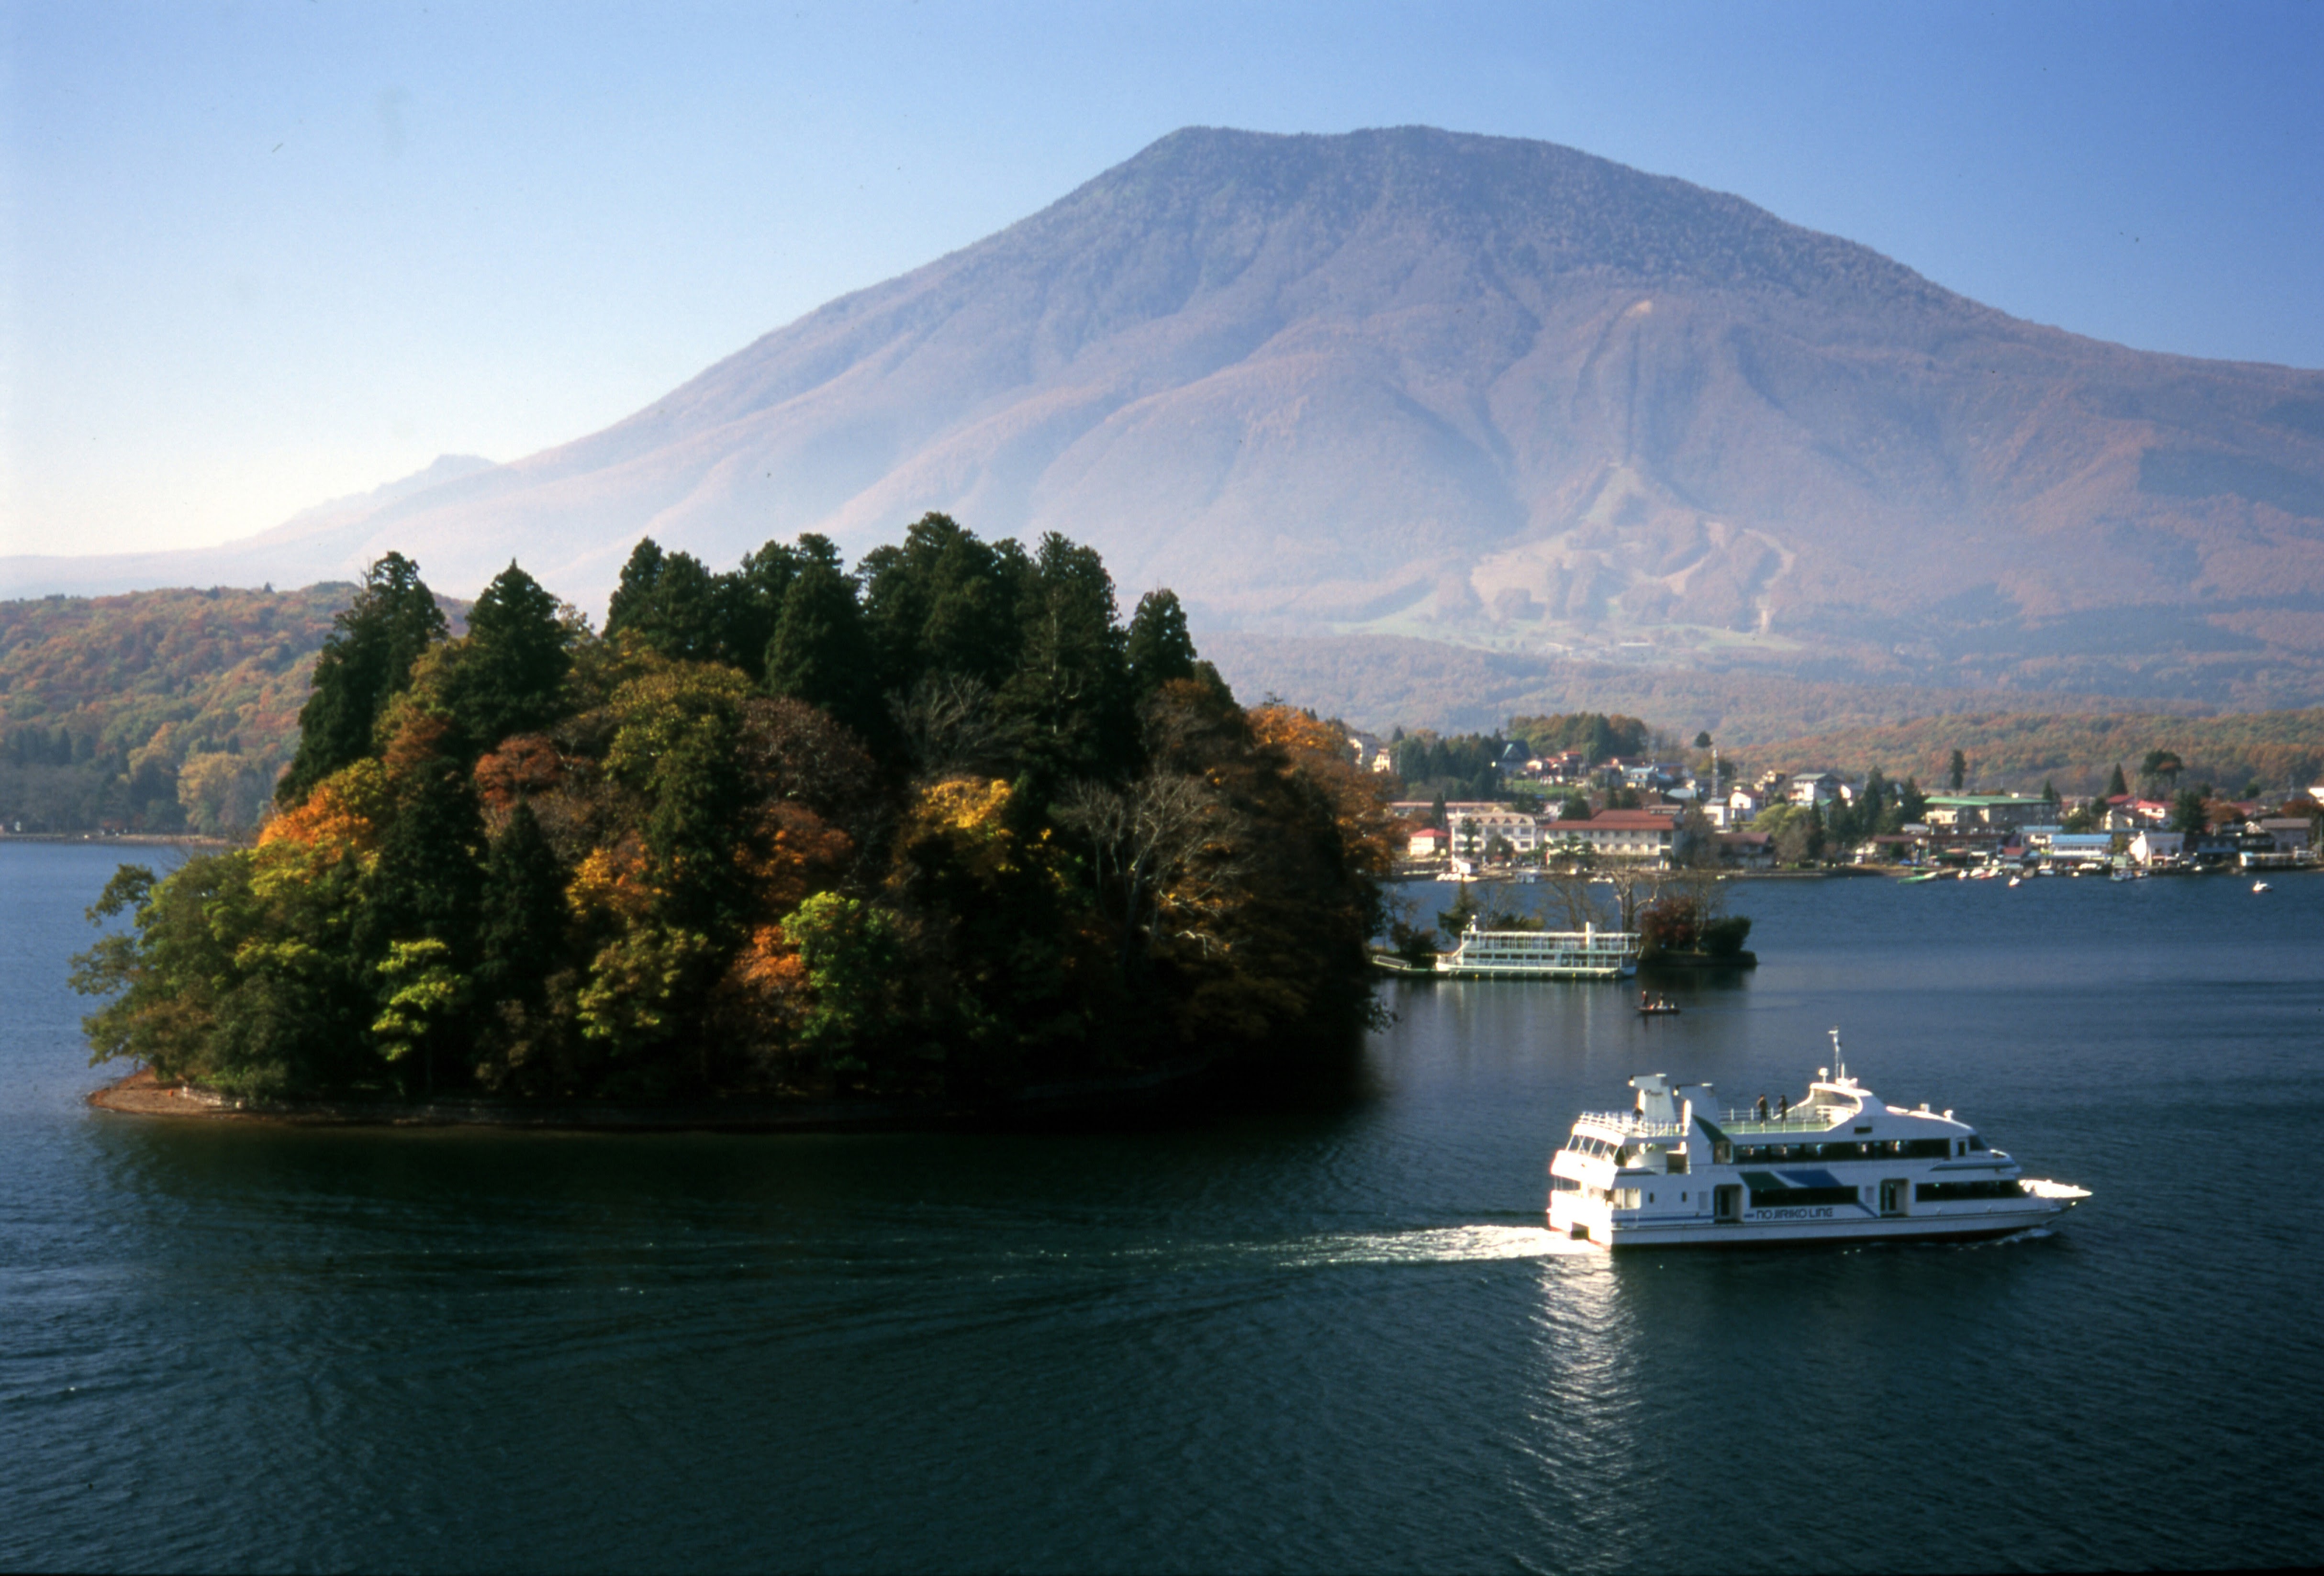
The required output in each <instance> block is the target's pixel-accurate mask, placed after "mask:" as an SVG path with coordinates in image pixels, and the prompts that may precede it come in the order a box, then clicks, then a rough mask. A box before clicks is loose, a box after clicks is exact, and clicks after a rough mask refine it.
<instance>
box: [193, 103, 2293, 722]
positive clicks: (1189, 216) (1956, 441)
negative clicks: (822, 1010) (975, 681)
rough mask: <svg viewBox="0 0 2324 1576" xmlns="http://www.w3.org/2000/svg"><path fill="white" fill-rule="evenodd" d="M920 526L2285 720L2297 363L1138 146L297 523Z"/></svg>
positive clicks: (1210, 153) (1623, 186)
mask: <svg viewBox="0 0 2324 1576" xmlns="http://www.w3.org/2000/svg"><path fill="white" fill-rule="evenodd" d="M931 509H936V510H944V511H945V512H950V513H953V514H954V515H955V516H957V517H958V518H960V519H961V520H962V521H964V523H966V524H968V525H970V526H971V527H973V529H975V530H978V531H980V532H981V533H983V534H985V535H988V536H993V535H1011V534H1027V535H1029V534H1033V533H1037V532H1040V531H1044V530H1061V531H1064V532H1065V533H1066V534H1068V535H1070V536H1073V537H1075V538H1076V539H1082V540H1085V541H1088V542H1090V543H1091V544H1092V545H1093V546H1095V547H1097V548H1099V549H1100V550H1101V551H1102V552H1103V554H1104V555H1105V558H1106V559H1107V561H1108V563H1109V564H1110V565H1111V566H1112V567H1113V569H1114V571H1115V573H1116V575H1117V576H1118V577H1119V578H1120V582H1121V584H1122V585H1123V586H1124V588H1125V590H1126V591H1130V592H1132V593H1134V592H1135V591H1136V590H1138V589H1139V588H1142V587H1144V586H1147V585H1157V584H1167V585H1172V586H1174V587H1175V588H1176V590H1177V591H1178V592H1179V593H1180V594H1181V595H1182V596H1183V597H1184V598H1185V600H1186V602H1187V603H1188V604H1189V606H1190V608H1191V609H1192V611H1193V612H1194V615H1195V617H1196V619H1197V621H1198V622H1201V623H1203V624H1206V625H1207V626H1209V627H1210V628H1212V629H1220V628H1239V629H1241V630H1244V631H1250V632H1254V633H1314V632H1325V631H1328V632H1333V633H1339V634H1351V633H1354V634H1388V635H1401V636H1406V637H1417V638H1420V639H1424V640H1427V641H1434V642H1439V643H1451V644H1452V645H1455V646H1462V647H1469V648H1476V649H1484V650H1500V651H1507V652H1516V653H1524V654H1528V655H1531V656H1534V657H1538V658H1547V659H1569V660H1574V661H1582V662H1588V663H1615V664H1628V665H1641V664H1643V665H1646V666H1651V667H1671V666H1678V667H1686V668H1710V669H1713V670H1718V671H1733V670H1743V671H1748V672H1754V673H1765V674H1771V675H1791V676H1798V677H1807V678H1811V679H1824V680H1831V681H1845V682H1864V681H1867V680H1870V681H1877V682H1881V683H1886V684H1897V685H1922V686H1927V685H1950V686H1961V685H1968V686H1980V687H1999V688H2009V689H2048V690H2066V691H2076V692H2083V693H2092V694H2098V693H2102V694H2107V695H2115V696H2155V697H2173V698H2183V699H2189V700H2195V701H2201V702H2205V703H2209V704H2218V703H2227V704H2235V705H2300V704H2313V703H2314V702H2315V701H2316V700H2317V699H2319V698H2324V373H2316V372H2310V371H2299V370H2293V369H2288V368H2282V367H2273V366H2264V365H2255V364H2226V363H2217V362H2206V361H2200V360H2196V359H2191V358H2188V357H2181V356H2171V355H2155V354H2152V353H2146V352H2140V351H2134V350H2130V349H2126V348H2125V347H2123V346H2115V345H2109V344H2105V343H2101V342H2098V341H2095V340H2090V339H2086V338H2081V337H2079V336H2074V335H2071V334H2068V333H2064V332H2062V331H2060V330H2058V329H2055V328H2050V327H2042V326H2039V325H2035V324H2031V323H2026V322H2023V321H2020V320H2018V319H2015V318H2010V317H2008V316H2006V315H2005V314H2003V313H2000V312H1998V311H1996V310H1994V309H1990V308H1987V307H1984V306H1980V305H1978V303H1976V302H1974V301H1970V300H1966V299H1964V298H1962V297H1960V296H1957V295H1954V294H1952V293H1950V292H1949V291H1947V290H1943V289H1941V287H1939V286H1937V285H1935V284H1933V283H1932V282H1930V281H1927V280H1925V279H1923V278H1922V277H1921V276H1919V275H1918V274H1915V273H1914V272H1912V271H1911V270H1909V269H1907V268H1904V267H1903V266H1902V265H1900V264H1898V263H1894V262H1892V261H1890V260H1888V259H1886V258H1885V257H1882V256H1880V255H1878V254H1877V253H1873V252H1871V251H1868V250H1867V249H1866V248H1864V247H1862V246H1858V245H1855V244H1851V243H1849V242H1847V241H1843V240H1840V239H1837V238H1834V237H1831V236H1828V235H1818V234H1815V233H1812V232H1810V231H1807V230H1803V229H1801V228H1799V227H1797V226H1792V225H1788V224H1785V223H1784V222H1783V221H1782V220H1780V219H1778V218H1776V217H1774V216H1772V215H1770V214H1768V213H1766V212H1765V211H1764V210H1762V209H1759V208H1757V207H1753V206H1752V205H1751V204H1749V203H1748V202H1746V201H1744V200H1742V199H1741V198H1736V197H1730V196H1727V195H1723V194H1720V193H1717V192H1712V191H1708V190H1705V189H1701V188H1699V187H1695V186H1691V185H1689V184H1687V183H1686V182H1683V181H1680V180H1670V179H1667V178H1664V177H1659V176H1653V175H1647V174H1644V173H1641V172H1639V171H1635V170H1630V169H1627V168H1625V167H1623V166H1621V165H1618V164H1614V163H1610V162H1609V161H1605V160H1602V159H1597V158H1593V157H1591V156H1590V155H1588V154H1585V153H1581V152H1575V151H1573V150H1571V149H1566V148H1561V147H1556V146H1554V145H1550V144H1546V143H1530V142H1520V141H1512V140H1508V139H1502V138H1493V137H1482V136H1469V135H1457V134H1450V133H1445V132H1440V131H1433V130H1427V129H1423V128H1406V129H1397V130H1388V131H1370V132H1360V133H1354V134H1348V135H1343V136H1272V135H1259V134H1250V133H1242V132H1233V131H1218V130H1189V131H1183V132H1179V133H1176V134H1172V135H1170V136H1168V137H1166V138H1164V139H1163V140H1162V141H1160V142H1158V143H1155V144H1154V145H1153V146H1151V147H1149V148H1148V149H1147V150H1146V151H1145V152H1141V153H1139V154H1138V155H1137V156H1136V157H1135V158H1133V159H1131V160H1130V161H1128V162H1126V163H1124V164H1122V165H1120V166H1119V167H1117V168H1115V169H1113V170H1111V171H1106V172H1105V173H1104V174H1102V175H1101V176H1099V177H1098V178H1096V179H1095V180H1092V181H1090V182H1089V183H1088V184H1087V185H1085V186H1084V187H1082V188H1081V189H1078V190H1076V191H1074V192H1073V193H1071V194H1070V195H1068V196H1066V197H1065V198H1063V199H1061V200H1060V201H1058V202H1057V203H1056V204H1054V205H1053V206H1051V207H1048V208H1047V209H1045V210H1043V211H1042V212H1040V213H1038V214H1036V215H1034V216H1033V217H1029V218H1028V219H1025V220H1023V221H1022V222H1020V223H1019V224H1017V225H1014V226H1010V228H1008V229H1006V230H1003V231H1001V233H1000V234H998V235H992V236H991V237H989V238H987V239H985V240H983V241H981V242H979V243H977V244H974V245H972V246H969V247H967V248H965V249H964V250H962V251H960V252H956V253H953V254H951V255H950V256H947V257H944V258H941V259H939V260H937V261H936V262H934V263H929V264H927V266H926V267H923V268H920V269H918V270H916V271H914V272H910V273H908V274H905V275H903V276H902V277H900V278H899V279H895V280H891V281H888V282H887V283H885V284H881V285H878V286H875V287H873V288H871V289H870V290H863V291H861V292H858V293H856V294H853V295H851V296H847V297H844V298H843V299H841V300H836V301H834V302H832V303H831V304H830V305H828V306H826V307H824V308H822V309H819V310H817V311H815V312H813V313H810V314H808V315H807V317H805V318H801V319H799V320H798V321H797V322H795V323H792V324H790V325H789V326H788V327H784V328H781V329H779V330H778V331H776V332H774V333H772V334H770V335H768V336H765V337H764V338H762V339H761V340H759V341H758V342H757V343H755V344H753V345H752V346H749V347H747V348H745V349H744V350H742V351H741V352H740V353H738V354H737V355H733V356H731V357H729V358H728V359H726V360H725V361H723V362H721V363H719V364H716V365H715V366H713V367H711V368H709V369H708V370H707V371H705V372H704V373H702V374H701V375H699V376H698V377H696V378H695V379H694V380H693V381H692V382H688V383H687V384H685V385H684V386H683V387H681V388H678V389H677V390H675V391H673V392H671V393H670V394H669V395H668V396H667V397H665V398H663V399H661V400H659V401H655V402H654V403H653V404H652V405H651V406H650V407H648V408H647V409H646V410H641V411H640V412H638V413H637V414H636V415H633V416H632V417H630V418H629V419H626V420H623V421H622V422H619V423H617V424H615V425H614V426H613V427H610V428H608V429H605V430H604V431H602V432H599V433H595V434H594V435H591V436H589V437H586V438H581V439H579V440H577V441H576V442H574V443H571V444H567V445H566V446H564V447H559V448H555V449H550V450H548V451H546V452H544V453H541V454H538V455H534V456H529V457H527V458H524V459H521V460H519V461H516V462H514V463H512V464H509V465H499V466H494V467H492V468H489V469H483V470H476V471H474V472H472V473H470V474H467V475H459V476H457V477H452V478H449V479H447V480H444V481H441V482H439V483H438V484H434V485H430V486H426V487H423V488H420V489H419V490H417V491H413V492H411V493H408V494H406V495H404V496H401V497H400V498H396V499H393V500H389V501H384V502H381V503H379V504H378V505H377V506H375V507H373V508H370V509H369V510H367V511H365V512H360V513H359V514H357V515H353V516H349V517H346V518H343V519H341V520H339V521H337V522H336V523H334V524H332V525H331V526H330V527H329V528H328V530H325V531H320V532H310V533H309V535H307V536H306V537H305V538H303V539H302V541H303V542H304V544H305V549H306V550H313V551H317V552H322V551H334V552H337V553H339V554H340V555H341V557H340V558H338V559H337V561H336V563H335V567H334V572H335V573H339V574H345V573H347V572H348V571H349V570H350V569H351V568H353V567H355V566H357V565H359V563H360V562H361V561H362V560H363V559H364V558H367V557H369V556H371V555H374V554H375V553H377V552H379V551H383V550H384V549H386V548H391V547H393V548H399V549H401V550H402V551H404V552H406V553H409V554H410V555H412V556H413V557H415V558H418V559H419V560H420V563H421V565H422V567H423V568H424V569H425V570H426V571H427V572H428V574H429V577H430V580H431V582H432V583H434V584H437V585H440V586H443V587H444V588H446V589H447V590H451V591H456V592H460V593H464V594H470V593H473V592H474V590H475V588H476V587H477V586H478V585H481V584H482V582H483V581H484V578H485V577H486V576H489V575H490V574H492V573H493V571H494V570H496V569H497V568H499V567H501V566H502V565H503V564H504V563H505V562H506V561H507V560H508V558H510V557H511V556H512V555H513V556H516V557H519V558H521V559H522V561H523V562H524V563H525V565H526V566H527V567H529V568H530V569H532V570H533V571H534V572H535V573H536V574H537V575H539V576H540V577H541V578H542V579H543V580H544V581H545V582H546V583H547V584H549V585H551V586H552V587H554V588H555V589H557V590H558V592H560V593H561V594H565V595H567V596H570V597H573V598H575V599H576V600H583V601H588V600H594V599H595V597H597V596H601V595H603V594H604V592H605V591H606V589H608V588H609V587H610V585H612V583H613V577H614V576H615V574H616V573H617V572H618V569H619V566H620V564H621V562H622V558H624V557H625V556H626V554H627V551H628V549H629V547H630V545H631V544H632V542H633V541H635V539H637V538H638V537H639V536H640V535H641V534H646V533H650V534H651V535H653V536H654V537H656V538H657V539H659V540H660V541H662V542H663V543H664V544H665V545H666V546H674V547H679V548H687V549H689V550H691V551H694V552H696V553H697V554H699V555H701V556H703V557H704V558H706V559H708V560H709V561H711V562H712V563H713V564H714V565H724V564H727V563H731V562H732V561H733V560H734V559H735V558H738V557H739V556H740V555H741V554H742V552H743V551H744V550H746V549H747V548H750V547H752V546H755V545H756V544H757V543H759V542H760V541H761V540H763V539H766V538H769V537H772V536H785V537H788V536H790V535H792V534H794V533H797V532H798V531H802V530H821V531H824V532H826V533H827V534H829V535H831V536H833V537H835V539H838V540H839V541H840V542H841V544H842V545H843V546H844V547H846V548H849V549H850V550H851V552H860V551H862V549H863V548H868V547H870V546H871V545H873V544H874V543H876V542H879V541H881V540H886V539H891V538H893V537H894V536H895V535H897V534H898V533H899V531H900V530H901V528H902V526H903V525H904V524H905V523H906V522H907V521H909V520H911V519H912V518H914V517H916V516H917V515H918V514H919V513H920V512H923V511H927V510H931ZM259 548H260V544H259V543H257V542H252V543H247V544H243V545H242V546H241V547H240V548H237V549H236V550H237V551H238V552H241V553H243V554H244V555H245V558H246V559H247V556H248V555H252V554H254V553H256V552H257V551H258V550H259ZM196 577H197V578H198V576H196ZM273 577H275V578H281V577H282V576H279V575H278V576H273Z"/></svg>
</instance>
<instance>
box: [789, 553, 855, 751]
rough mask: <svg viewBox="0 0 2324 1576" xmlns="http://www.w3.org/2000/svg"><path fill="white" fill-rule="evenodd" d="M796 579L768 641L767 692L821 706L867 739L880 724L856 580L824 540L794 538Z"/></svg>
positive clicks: (790, 587)
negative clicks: (796, 540)
mask: <svg viewBox="0 0 2324 1576" xmlns="http://www.w3.org/2000/svg"><path fill="white" fill-rule="evenodd" d="M798 551H799V558H800V563H799V567H798V574H797V575H796V576H793V577H792V579H791V583H790V585H789V586H788V588H787V589H786V590H785V591H784V592H783V607H782V614H781V616H780V617H779V618H778V619H777V620H776V622H775V632H774V636H773V638H772V639H771V640H770V641H768V642H767V652H766V677H767V688H768V689H769V690H770V692H771V693H773V694H776V695H782V696H790V697H791V698H792V699H794V700H803V701H805V702H807V705H813V706H821V707H822V708H823V709H824V710H825V711H827V712H829V713H830V714H832V715H833V716H835V717H836V718H838V719H839V721H841V722H842V723H846V724H847V725H848V726H849V727H851V728H853V729H855V730H856V731H857V732H858V733H863V734H865V735H866V736H871V735H874V734H876V733H878V732H879V731H880V730H879V728H878V726H877V723H878V722H879V718H878V716H877V714H876V712H877V705H878V699H879V689H878V681H879V672H878V666H877V662H876V657H877V653H876V651H875V650H874V648H873V645H872V642H871V631H870V629H869V628H868V627H867V626H866V624H865V622H864V618H863V604H862V603H861V602H860V601H858V600H857V594H856V585H855V577H854V576H852V575H850V574H848V573H847V571H846V569H845V567H844V565H843V563H842V560H841V558H840V557H839V549H838V548H836V547H835V546H834V545H833V544H832V542H831V540H830V539H829V538H827V537H821V536H816V535H814V534H812V533H809V534H808V535H806V536H802V537H801V538H799V542H798Z"/></svg>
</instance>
